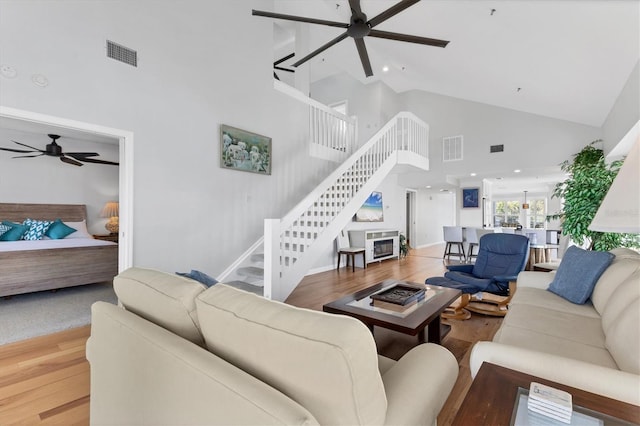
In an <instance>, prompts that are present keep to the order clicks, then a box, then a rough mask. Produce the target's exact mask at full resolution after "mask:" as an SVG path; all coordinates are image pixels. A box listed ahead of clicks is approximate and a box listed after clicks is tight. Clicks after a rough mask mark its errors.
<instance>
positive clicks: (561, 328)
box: [503, 296, 605, 348]
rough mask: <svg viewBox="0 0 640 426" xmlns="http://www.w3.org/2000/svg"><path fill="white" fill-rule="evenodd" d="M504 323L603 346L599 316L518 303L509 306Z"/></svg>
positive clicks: (586, 343)
mask: <svg viewBox="0 0 640 426" xmlns="http://www.w3.org/2000/svg"><path fill="white" fill-rule="evenodd" d="M556 297H557V296H556ZM591 309H592V310H593V308H591ZM503 324H506V325H508V326H511V327H517V328H520V329H522V330H530V331H533V332H536V333H540V334H543V335H548V336H550V337H551V336H555V337H559V338H563V339H566V340H568V341H572V342H576V343H582V344H585V345H590V346H594V347H599V348H604V347H605V335H604V332H603V331H602V326H601V320H600V318H598V317H586V316H583V315H576V314H572V313H568V312H563V311H558V310H553V309H547V308H542V307H539V306H530V305H517V306H513V307H509V313H508V315H507V316H506V317H505V318H504V322H503Z"/></svg>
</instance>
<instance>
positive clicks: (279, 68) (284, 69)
mask: <svg viewBox="0 0 640 426" xmlns="http://www.w3.org/2000/svg"><path fill="white" fill-rule="evenodd" d="M273 69H274V70H278V71H286V72H296V71H295V70H290V69H288V68H282V67H273Z"/></svg>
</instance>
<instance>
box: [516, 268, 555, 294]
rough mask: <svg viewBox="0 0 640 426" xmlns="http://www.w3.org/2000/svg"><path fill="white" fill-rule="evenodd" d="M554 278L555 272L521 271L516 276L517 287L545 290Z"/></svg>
mask: <svg viewBox="0 0 640 426" xmlns="http://www.w3.org/2000/svg"><path fill="white" fill-rule="evenodd" d="M555 276H556V274H555V272H538V271H522V272H520V273H519V274H518V287H533V288H539V289H541V290H546V289H547V288H548V287H549V284H551V281H553V279H554V278H555Z"/></svg>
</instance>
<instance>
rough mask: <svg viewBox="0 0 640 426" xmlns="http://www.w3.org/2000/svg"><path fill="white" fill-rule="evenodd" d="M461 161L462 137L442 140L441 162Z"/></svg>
mask: <svg viewBox="0 0 640 426" xmlns="http://www.w3.org/2000/svg"><path fill="white" fill-rule="evenodd" d="M459 160H462V135H459V136H449V137H444V138H442V161H459Z"/></svg>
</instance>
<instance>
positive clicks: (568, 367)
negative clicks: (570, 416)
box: [470, 249, 640, 405]
mask: <svg viewBox="0 0 640 426" xmlns="http://www.w3.org/2000/svg"><path fill="white" fill-rule="evenodd" d="M611 253H613V254H615V258H614V259H613V261H612V263H611V264H610V265H609V266H608V268H607V269H606V270H605V271H604V273H603V274H602V275H601V276H600V278H599V279H598V281H597V282H596V285H595V288H594V290H593V293H592V294H591V298H590V300H589V301H587V302H586V303H585V304H584V305H578V304H574V303H571V302H569V301H567V300H565V299H563V298H562V297H560V296H558V295H556V294H554V293H552V292H550V291H547V290H546V289H547V287H548V286H549V284H550V283H551V281H552V280H553V278H554V276H555V272H521V273H520V275H518V282H517V291H516V293H515V295H514V297H513V299H512V300H511V303H510V304H509V311H508V313H507V315H506V317H505V318H504V321H503V323H502V325H501V327H500V329H499V330H498V332H497V333H496V335H495V336H494V338H493V341H492V342H478V343H476V345H475V346H474V347H473V349H472V352H471V360H470V363H471V372H472V376H474V377H475V375H476V373H477V371H478V369H479V368H480V365H481V364H482V362H483V361H487V362H491V363H493V364H498V365H502V366H504V367H507V368H511V369H514V370H519V371H522V372H525V373H528V374H532V375H534V376H538V377H542V378H545V379H548V380H552V381H555V382H559V383H564V384H567V385H569V386H573V387H575V388H579V389H583V390H586V391H589V392H593V393H596V394H600V395H604V396H607V397H610V398H613V399H617V400H621V401H624V402H627V403H631V404H635V405H640V375H639V374H640V330H639V328H640V255H638V253H636V252H634V251H632V250H628V249H614V250H612V251H611ZM563 261H564V260H563Z"/></svg>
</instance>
